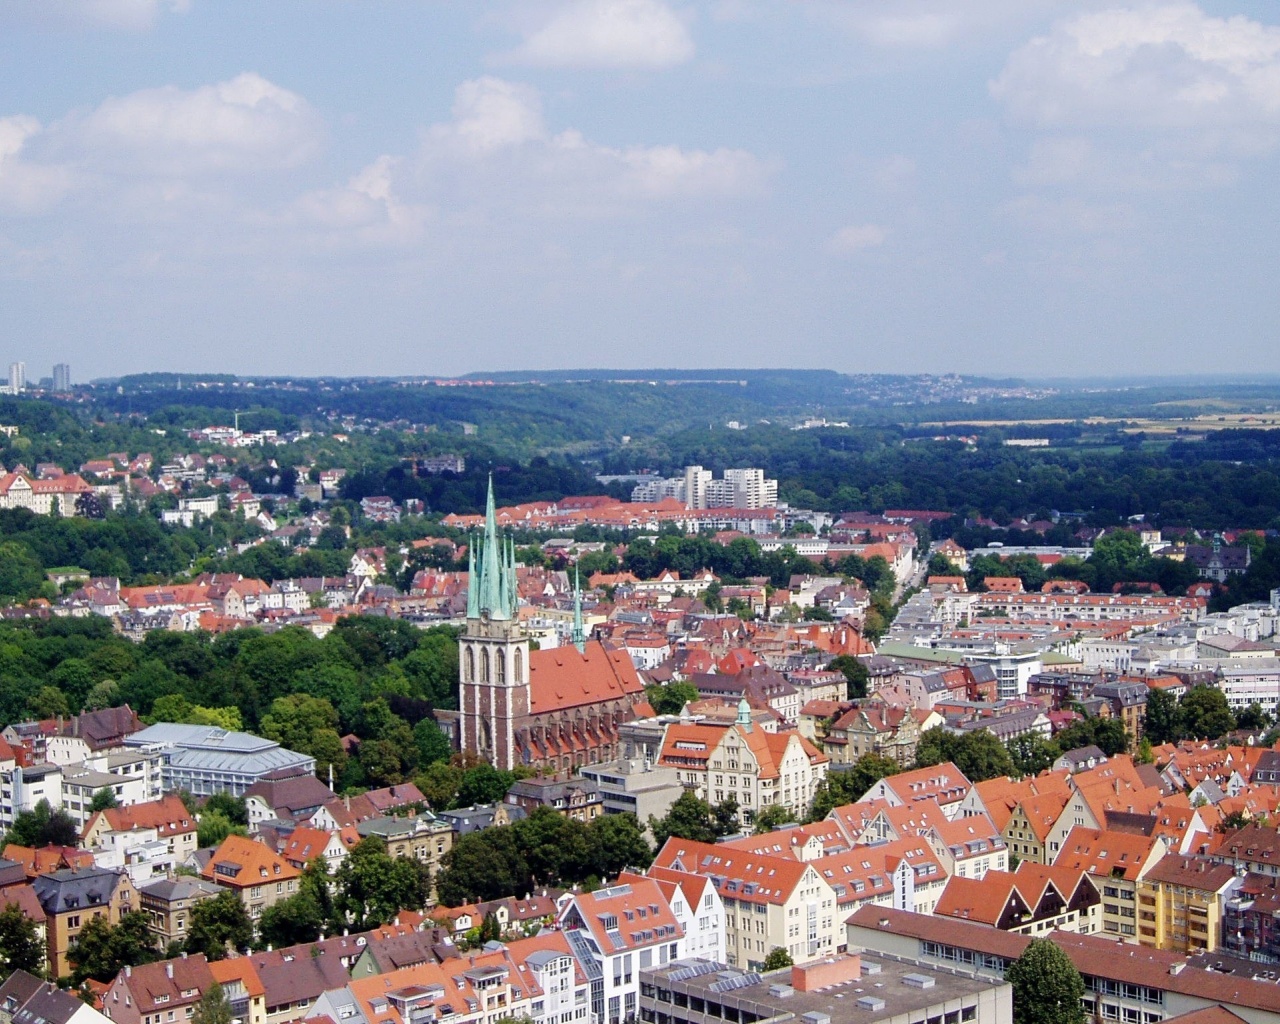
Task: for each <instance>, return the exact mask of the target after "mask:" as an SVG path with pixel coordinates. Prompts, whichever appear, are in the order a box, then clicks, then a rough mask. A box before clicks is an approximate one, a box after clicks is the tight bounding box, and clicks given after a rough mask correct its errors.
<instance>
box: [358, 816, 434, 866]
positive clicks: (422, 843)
mask: <svg viewBox="0 0 1280 1024" xmlns="http://www.w3.org/2000/svg"><path fill="white" fill-rule="evenodd" d="M356 832H357V833H359V835H360V838H361V839H364V838H366V837H368V836H376V837H377V838H378V839H381V840H382V841H383V842H384V843H386V846H387V853H389V854H390V855H391V856H392V857H409V858H411V859H413V860H416V861H420V862H421V863H423V864H427V865H429V867H430V869H431V877H432V878H434V877H435V876H436V874H437V873H438V872H439V870H440V863H441V861H442V860H443V859H444V855H445V854H446V853H448V852H449V851H450V850H451V849H453V826H452V825H451V824H450V823H449V822H448V821H446V820H445V819H444V818H438V817H436V816H435V815H434V814H432V813H431V812H430V811H426V812H424V813H423V814H415V815H413V816H411V817H408V818H390V817H385V818H370V819H369V820H368V821H362V822H360V823H359V824H358V825H357V826H356Z"/></svg>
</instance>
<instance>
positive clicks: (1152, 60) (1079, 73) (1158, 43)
mask: <svg viewBox="0 0 1280 1024" xmlns="http://www.w3.org/2000/svg"><path fill="white" fill-rule="evenodd" d="M990 89H991V94H992V95H993V96H994V97H995V98H996V99H997V100H999V101H1000V102H1001V103H1003V104H1004V106H1005V109H1006V110H1007V112H1008V114H1009V116H1010V117H1011V118H1012V119H1013V120H1014V121H1015V122H1017V123H1021V124H1027V125H1031V126H1034V127H1037V128H1095V127H1119V128H1126V129H1135V128H1136V129H1144V130H1145V129H1159V130H1168V129H1180V130H1187V129H1193V130H1197V131H1202V132H1206V131H1207V132H1215V133H1221V132H1228V133H1229V132H1240V131H1243V132H1244V133H1245V134H1246V135H1248V134H1250V133H1251V132H1252V131H1253V130H1256V129H1257V128H1259V127H1263V128H1265V129H1266V130H1267V131H1268V133H1270V131H1272V130H1274V129H1275V128H1276V127H1277V126H1280V28H1276V27H1273V26H1268V25H1263V24H1261V23H1259V22H1257V21H1253V20H1250V19H1248V18H1245V17H1232V18H1216V17H1211V16H1210V15H1208V14H1205V13H1204V12H1203V11H1202V10H1201V9H1200V8H1199V7H1197V6H1195V5H1194V4H1190V3H1175V4H1166V5H1149V6H1141V7H1134V8H1123V9H1114V10H1107V11H1100V12H1097V13H1088V14H1083V15H1079V16H1077V17H1072V18H1068V19H1065V20H1063V21H1060V22H1059V23H1057V24H1056V25H1055V26H1054V27H1053V29H1052V30H1051V31H1050V32H1049V34H1048V35H1044V36H1039V37H1037V38H1035V39H1033V40H1031V41H1030V42H1029V43H1027V44H1026V45H1025V46H1023V47H1022V48H1020V49H1019V50H1017V51H1016V52H1014V53H1013V54H1012V55H1011V56H1010V58H1009V60H1008V63H1007V64H1006V65H1005V68H1004V70H1003V71H1002V72H1001V74H1000V76H999V77H998V78H996V79H995V80H994V81H993V82H992V83H991V85H990ZM1243 144H1248V143H1247V142H1244V143H1243Z"/></svg>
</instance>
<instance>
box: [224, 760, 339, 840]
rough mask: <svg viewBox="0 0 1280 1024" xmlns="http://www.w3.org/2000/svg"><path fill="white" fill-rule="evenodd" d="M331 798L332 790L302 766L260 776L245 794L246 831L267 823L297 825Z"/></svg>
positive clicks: (280, 769)
mask: <svg viewBox="0 0 1280 1024" xmlns="http://www.w3.org/2000/svg"><path fill="white" fill-rule="evenodd" d="M332 799H333V791H332V790H331V789H330V788H329V787H328V786H326V785H325V784H324V783H323V782H321V781H320V780H319V779H317V778H316V775H315V770H314V768H312V769H307V768H305V767H303V766H301V765H298V766H294V767H290V768H279V769H276V770H275V771H272V772H268V773H267V774H265V775H263V776H262V777H261V778H260V779H258V781H257V782H255V783H254V784H253V785H251V786H250V787H249V788H248V789H246V790H245V792H244V805H245V813H246V814H247V815H248V818H249V831H250V832H251V833H252V832H256V831H257V830H258V826H259V825H261V824H263V823H264V822H268V821H287V822H300V821H305V820H306V819H308V818H310V817H311V815H313V814H315V812H316V811H318V810H320V808H321V807H323V806H324V805H325V804H327V803H328V802H329V801H330V800H332Z"/></svg>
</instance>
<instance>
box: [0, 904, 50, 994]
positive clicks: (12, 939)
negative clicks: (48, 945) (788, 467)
mask: <svg viewBox="0 0 1280 1024" xmlns="http://www.w3.org/2000/svg"><path fill="white" fill-rule="evenodd" d="M44 949H45V947H44V943H43V942H41V941H40V936H39V935H38V934H37V933H36V926H35V922H34V921H32V920H31V919H30V918H28V917H27V915H26V914H24V913H23V912H22V908H21V907H19V906H18V904H16V903H8V904H6V905H5V907H4V909H3V910H0V975H3V976H4V977H8V976H9V975H10V974H12V973H13V972H14V971H26V972H27V973H28V974H39V973H40V969H41V967H42V965H43V964H44V955H45V954H44Z"/></svg>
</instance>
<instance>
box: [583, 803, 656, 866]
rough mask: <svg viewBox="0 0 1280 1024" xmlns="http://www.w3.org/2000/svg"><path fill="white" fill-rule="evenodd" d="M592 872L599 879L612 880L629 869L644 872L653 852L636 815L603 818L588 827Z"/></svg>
mask: <svg viewBox="0 0 1280 1024" xmlns="http://www.w3.org/2000/svg"><path fill="white" fill-rule="evenodd" d="M587 845H588V847H589V849H590V870H591V873H592V874H593V875H595V876H596V877H597V878H613V877H614V876H615V875H617V874H618V872H619V871H624V870H626V869H627V868H631V869H633V870H637V871H640V870H643V869H644V868H647V867H648V866H649V863H650V861H652V860H653V850H652V848H651V847H650V846H649V842H648V840H647V839H645V837H644V829H643V828H641V826H640V822H639V821H638V820H637V819H636V816H635V815H634V814H630V813H625V814H603V815H601V816H600V817H598V818H596V819H595V821H593V822H591V824H590V825H588V826H587Z"/></svg>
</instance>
